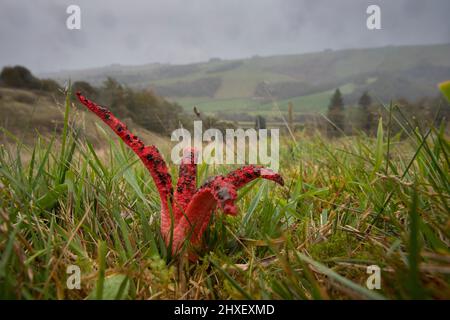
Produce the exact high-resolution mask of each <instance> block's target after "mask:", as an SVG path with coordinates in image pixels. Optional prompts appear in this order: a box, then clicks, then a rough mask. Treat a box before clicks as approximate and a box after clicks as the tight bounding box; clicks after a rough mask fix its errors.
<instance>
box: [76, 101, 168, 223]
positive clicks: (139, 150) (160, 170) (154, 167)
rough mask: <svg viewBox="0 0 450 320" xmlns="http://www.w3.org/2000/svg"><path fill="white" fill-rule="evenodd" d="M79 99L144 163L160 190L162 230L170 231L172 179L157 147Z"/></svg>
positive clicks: (106, 111)
mask: <svg viewBox="0 0 450 320" xmlns="http://www.w3.org/2000/svg"><path fill="white" fill-rule="evenodd" d="M77 97H78V100H80V102H81V103H82V104H84V105H85V106H86V107H87V108H88V109H89V110H90V111H92V112H93V113H94V114H96V115H97V116H98V117H99V118H100V119H102V120H103V122H104V123H106V124H107V125H108V126H109V127H110V128H111V129H112V130H113V131H114V132H115V133H116V134H117V135H118V136H119V137H120V138H121V139H122V140H123V142H125V144H126V145H127V146H129V147H130V148H131V149H132V150H133V151H134V153H136V154H137V155H138V157H139V158H140V159H141V161H142V162H143V163H144V165H145V167H146V168H147V169H148V171H149V172H150V174H151V176H152V178H153V180H154V181H155V184H156V188H157V189H158V192H159V195H160V198H161V228H164V229H166V230H167V229H169V228H170V221H171V219H170V215H169V207H168V201H169V200H171V199H172V194H173V187H172V178H171V176H170V174H169V171H168V169H167V165H166V162H165V161H164V159H163V157H162V156H161V153H160V152H159V150H158V148H157V147H155V146H145V145H144V143H143V142H142V141H141V140H140V139H139V138H138V137H137V136H136V135H134V134H132V133H131V132H130V131H129V130H128V128H127V126H126V125H125V124H124V123H123V122H122V121H120V120H119V119H117V118H116V117H115V116H114V115H113V113H112V112H111V111H109V110H108V109H107V108H105V107H102V106H100V105H98V104H96V103H95V102H93V101H91V100H89V99H87V98H86V97H84V96H83V95H82V94H81V93H80V92H77Z"/></svg>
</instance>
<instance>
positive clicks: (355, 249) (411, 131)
mask: <svg viewBox="0 0 450 320" xmlns="http://www.w3.org/2000/svg"><path fill="white" fill-rule="evenodd" d="M385 108H386V109H387V110H389V113H388V114H389V117H387V118H385V119H380V120H379V125H378V130H377V134H376V136H374V137H369V136H366V135H365V134H364V133H360V134H358V135H353V136H343V137H340V138H335V139H329V138H327V137H325V136H323V135H322V134H320V133H319V132H315V133H311V132H308V133H307V132H304V131H296V132H295V134H294V136H287V135H286V136H284V137H282V142H281V148H280V159H281V163H280V174H281V175H282V176H283V178H284V180H285V186H284V187H280V186H277V185H275V184H273V183H270V182H268V181H262V180H255V181H253V182H252V183H251V184H250V185H248V186H246V187H244V188H243V189H241V190H240V191H239V195H238V201H237V205H238V208H239V214H238V215H237V216H236V217H232V216H225V215H223V214H222V212H221V211H220V210H216V211H215V214H214V215H213V218H212V219H211V221H210V223H209V226H208V229H207V232H206V234H205V237H204V239H203V246H202V252H201V255H200V258H199V260H198V261H197V262H190V261H189V260H187V259H186V257H185V256H184V255H183V254H181V255H180V256H177V257H173V256H171V254H170V253H169V252H168V250H167V248H166V245H165V243H164V241H163V239H162V237H161V233H160V229H159V223H160V221H159V212H160V203H159V198H158V194H157V191H156V188H155V185H154V183H153V181H152V179H151V177H150V175H149V173H148V172H147V170H146V169H145V167H144V166H143V165H142V164H141V163H140V161H139V159H138V158H137V157H136V156H135V155H134V154H133V153H132V152H131V151H130V150H128V148H127V147H126V146H125V144H124V143H123V142H121V141H119V139H118V138H116V137H115V136H114V135H113V134H112V132H111V130H110V129H109V128H107V127H106V126H104V125H103V124H101V123H100V121H99V120H98V121H96V122H89V123H90V128H88V129H86V122H85V121H86V120H84V119H85V118H84V116H81V114H84V111H80V110H76V109H75V108H74V106H73V104H72V103H71V100H70V99H69V96H68V98H67V99H66V103H65V105H64V106H63V108H62V110H61V111H62V126H61V130H59V131H58V132H54V133H53V134H51V135H48V136H36V138H35V139H34V141H33V143H31V144H24V143H22V142H21V140H20V138H19V137H16V136H15V135H14V134H13V133H11V132H7V131H6V130H3V133H2V135H3V143H2V145H1V146H0V298H3V299H5V298H7V299H181V298H182V299H449V298H450V250H449V247H450V245H449V243H450V218H449V217H450V215H449V214H450V193H449V190H450V188H449V184H450V179H449V173H450V171H449V165H450V162H449V158H450V144H449V140H448V136H447V135H446V130H445V129H446V127H445V123H444V124H443V125H442V126H439V127H435V126H433V125H431V124H430V125H428V126H422V127H420V126H418V125H416V123H415V122H414V119H407V117H406V116H405V115H403V114H402V113H401V111H399V110H397V109H396V107H395V105H393V106H385ZM83 122H84V125H83ZM394 123H397V124H401V126H402V131H401V132H400V133H398V134H395V135H394V134H393V133H391V130H390V128H391V126H392V125H393V124H394ZM86 130H89V131H90V135H87V134H85V132H86ZM92 135H94V136H96V138H97V139H99V141H100V142H99V141H97V142H96V143H95V144H94V143H93V142H92ZM6 137H7V139H8V140H6ZM143 139H144V140H145V142H146V143H147V144H152V143H155V142H154V141H151V140H149V139H150V138H149V137H144V138H143ZM6 141H9V143H8V142H6ZM11 141H13V143H11ZM156 144H157V145H158V146H159V147H161V148H160V149H161V150H162V151H163V154H164V155H165V158H166V159H169V158H170V157H169V154H168V152H167V145H168V143H167V142H166V141H165V140H164V139H161V138H160V140H158V141H157V142H156ZM169 166H170V171H171V174H172V176H173V177H176V176H177V174H178V173H177V169H178V168H177V167H176V166H175V165H173V164H169ZM229 170H230V167H228V166H210V165H205V164H202V165H199V168H198V173H197V175H198V181H199V184H201V183H202V182H203V181H204V180H205V179H206V178H207V177H209V176H211V175H215V174H221V173H226V172H228V171H229ZM73 265H75V266H78V267H79V268H80V270H81V282H80V285H81V286H80V289H69V288H68V286H67V280H68V277H69V275H70V273H69V274H68V267H70V266H73ZM371 265H377V266H379V268H380V269H381V288H380V289H379V290H369V289H368V288H367V287H366V281H367V279H368V277H369V276H370V274H368V273H367V267H368V266H371Z"/></svg>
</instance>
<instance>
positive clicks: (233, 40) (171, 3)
mask: <svg viewBox="0 0 450 320" xmlns="http://www.w3.org/2000/svg"><path fill="white" fill-rule="evenodd" d="M71 4H75V5H78V6H79V7H80V8H81V29H80V30H69V29H67V27H66V19H67V18H68V16H69V14H67V13H66V8H67V7H68V6H69V5H71ZM371 4H377V5H379V6H380V8H381V27H382V29H381V30H368V28H367V26H366V19H367V17H368V14H367V13H366V9H367V7H368V6H369V5H371ZM449 12H450V1H449V0H430V1H423V0H395V1H392V0H378V1H375V0H340V1H336V0H314V1H311V0H214V1H212V0H149V1H144V0H142V1H138V0H127V1H125V0H122V1H118V0H96V1H89V0H68V1H67V0H58V1H56V0H53V1H52V0H40V1H25V0H0V66H1V67H3V66H5V65H16V64H21V65H24V66H26V67H28V68H30V69H31V70H32V71H33V72H50V71H58V70H62V69H82V68H90V67H98V66H104V65H109V64H114V63H119V64H126V65H139V64H145V63H152V62H161V63H174V64H178V63H190V62H197V61H205V60H208V59H210V58H211V57H220V58H223V59H232V58H243V57H250V56H253V55H264V56H265V55H274V54H292V53H304V52H313V51H321V50H324V49H334V50H337V49H344V48H360V47H379V46H385V45H407V44H434V43H445V42H450V22H449V19H448V14H449Z"/></svg>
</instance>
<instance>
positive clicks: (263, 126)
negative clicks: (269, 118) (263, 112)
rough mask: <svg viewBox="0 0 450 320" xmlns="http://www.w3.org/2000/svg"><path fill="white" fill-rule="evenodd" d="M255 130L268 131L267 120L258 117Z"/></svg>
mask: <svg viewBox="0 0 450 320" xmlns="http://www.w3.org/2000/svg"><path fill="white" fill-rule="evenodd" d="M255 129H256V130H259V129H266V119H265V118H264V117H263V116H260V115H258V116H256V119H255Z"/></svg>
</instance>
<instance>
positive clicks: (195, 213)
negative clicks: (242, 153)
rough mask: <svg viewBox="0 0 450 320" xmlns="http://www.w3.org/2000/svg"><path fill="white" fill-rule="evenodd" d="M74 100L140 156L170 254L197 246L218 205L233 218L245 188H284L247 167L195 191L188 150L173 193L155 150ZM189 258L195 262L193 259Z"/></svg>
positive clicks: (100, 110) (107, 114)
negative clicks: (267, 183)
mask: <svg viewBox="0 0 450 320" xmlns="http://www.w3.org/2000/svg"><path fill="white" fill-rule="evenodd" d="M77 96H78V99H79V100H80V102H81V103H82V104H84V105H85V106H86V107H87V108H88V109H89V110H91V111H92V112H93V113H95V114H96V115H97V116H98V117H99V118H100V119H102V120H103V121H104V122H105V123H106V124H107V125H108V126H109V127H110V128H111V129H112V130H113V131H114V132H115V133H116V134H117V135H118V136H119V137H120V138H121V139H122V140H123V141H124V142H125V143H126V144H127V145H128V146H129V147H130V148H131V149H132V150H133V151H134V152H135V153H136V154H137V155H138V156H139V158H140V159H141V160H142V162H143V163H144V165H145V167H146V168H147V169H148V171H149V172H150V174H151V176H152V177H153V180H154V181H155V184H156V188H157V189H158V192H159V195H160V198H161V233H162V236H163V238H164V241H165V242H166V244H167V245H168V246H169V245H170V243H172V247H171V250H172V253H173V254H175V253H177V252H178V251H179V250H180V249H181V247H182V246H183V243H184V242H185V241H186V240H187V239H188V238H189V241H190V243H191V244H192V245H194V246H196V245H199V244H200V242H201V239H202V235H203V233H204V231H205V229H206V227H207V226H208V223H209V220H210V218H211V214H212V212H213V211H214V209H215V208H216V207H217V205H218V206H219V208H220V209H222V211H223V212H225V213H226V214H231V215H236V214H237V208H236V205H235V200H236V197H237V190H238V189H239V188H241V187H243V186H244V185H245V184H247V183H249V182H250V181H252V180H254V179H256V178H259V177H261V178H264V179H268V180H272V181H275V182H276V183H278V184H280V185H283V184H284V182H283V179H282V177H281V176H280V175H279V174H277V173H274V172H273V171H271V170H269V169H266V168H263V167H261V166H255V165H248V166H245V167H243V168H240V169H237V170H235V171H233V172H231V173H229V174H228V175H226V176H216V177H211V178H209V179H208V181H207V182H205V183H204V184H203V185H202V186H201V187H200V188H198V189H197V181H196V176H197V166H196V164H195V159H196V151H195V150H194V149H189V150H185V151H184V155H183V159H182V161H181V165H180V171H179V177H178V181H177V186H176V189H175V191H174V190H173V186H172V178H171V176H170V174H169V172H168V169H167V165H166V162H165V161H164V159H163V158H162V156H161V154H160V153H159V151H158V149H157V148H156V147H155V146H145V145H144V143H143V142H142V141H141V140H140V139H139V138H138V137H137V136H135V135H133V134H132V133H131V132H130V131H129V130H128V128H127V127H126V125H124V124H123V123H122V122H121V121H120V120H119V119H117V118H116V117H115V116H114V115H113V114H112V113H111V111H109V110H108V109H106V108H105V107H102V106H99V105H97V104H96V103H94V102H92V101H90V100H89V99H87V98H86V97H84V96H83V95H81V93H80V92H77ZM169 204H170V207H169ZM169 209H171V210H169ZM171 213H172V214H173V216H171ZM171 230H173V233H172V232H171ZM190 257H191V258H195V256H194V255H191V256H190Z"/></svg>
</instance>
